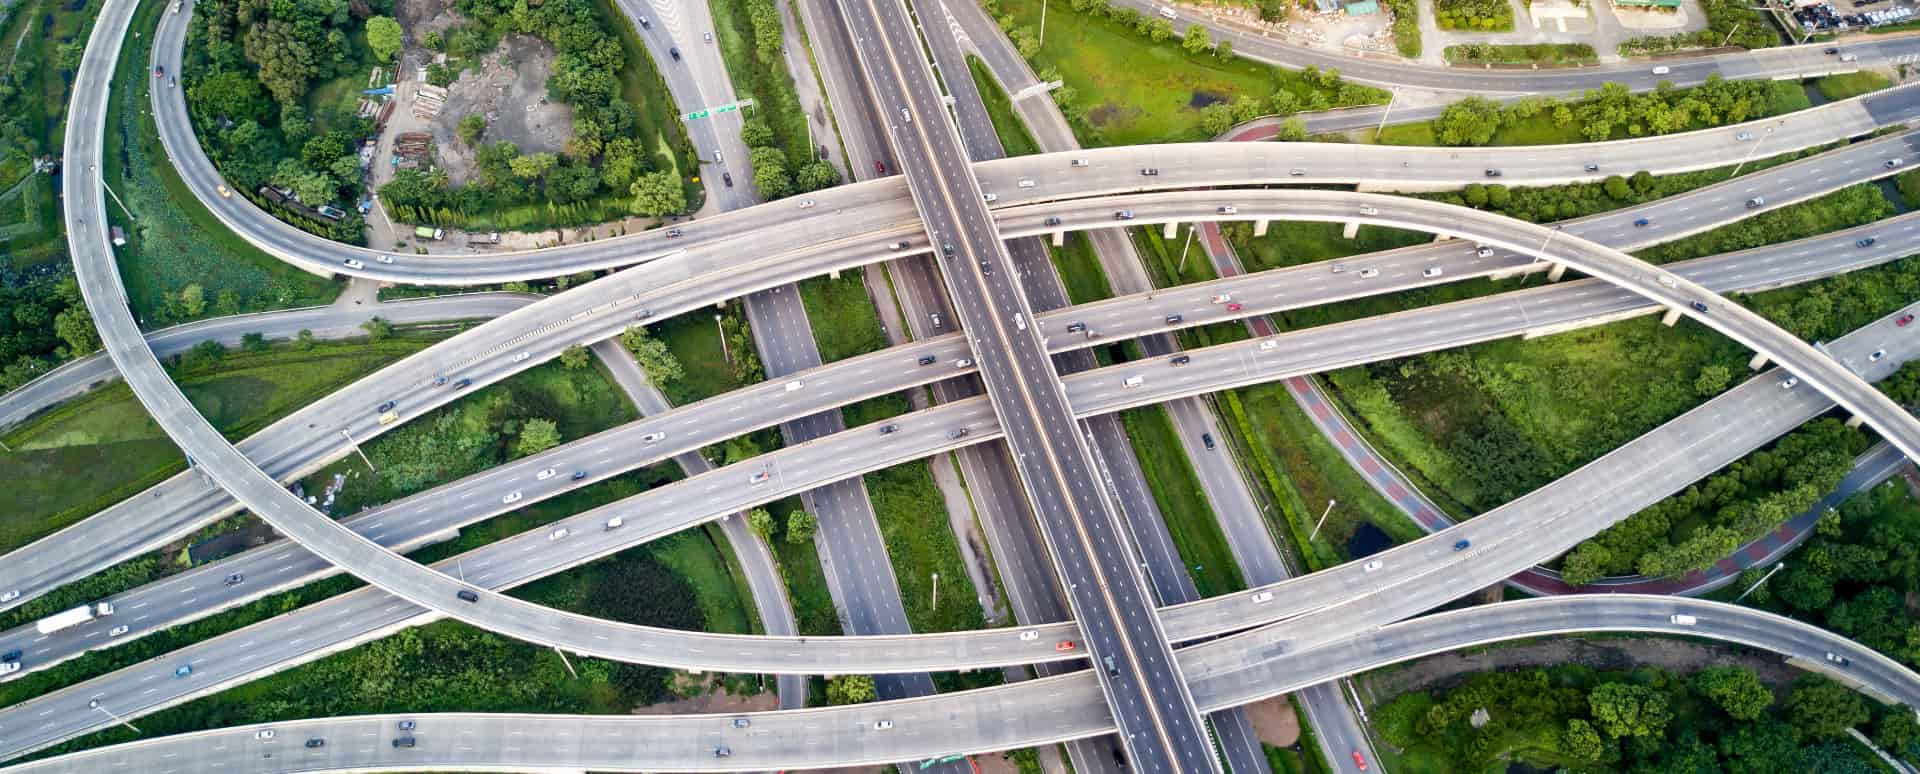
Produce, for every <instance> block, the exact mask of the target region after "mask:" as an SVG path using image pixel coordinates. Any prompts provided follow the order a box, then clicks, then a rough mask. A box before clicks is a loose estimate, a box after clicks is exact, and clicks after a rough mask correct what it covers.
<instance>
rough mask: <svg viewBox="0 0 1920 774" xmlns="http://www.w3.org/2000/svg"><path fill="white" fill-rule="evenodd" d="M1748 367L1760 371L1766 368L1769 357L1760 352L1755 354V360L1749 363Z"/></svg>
mask: <svg viewBox="0 0 1920 774" xmlns="http://www.w3.org/2000/svg"><path fill="white" fill-rule="evenodd" d="M1747 367H1748V368H1751V369H1753V370H1755V371H1758V370H1760V369H1762V368H1766V367H1767V356H1766V355H1764V354H1761V353H1758V352H1755V353H1753V359H1752V360H1749V361H1747Z"/></svg>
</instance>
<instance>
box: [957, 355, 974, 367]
mask: <svg viewBox="0 0 1920 774" xmlns="http://www.w3.org/2000/svg"><path fill="white" fill-rule="evenodd" d="M971 365H973V361H972V360H969V359H967V358H964V357H963V358H960V359H959V360H955V361H953V367H954V368H966V367H968V366H971Z"/></svg>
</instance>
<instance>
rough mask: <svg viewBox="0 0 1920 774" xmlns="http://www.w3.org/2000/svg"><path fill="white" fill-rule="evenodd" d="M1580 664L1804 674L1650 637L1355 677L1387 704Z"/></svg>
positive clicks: (1557, 645)
mask: <svg viewBox="0 0 1920 774" xmlns="http://www.w3.org/2000/svg"><path fill="white" fill-rule="evenodd" d="M1556 664H1584V665H1586V666H1589V667H1593V668H1595V669H1604V670H1627V669H1632V668H1634V667H1636V666H1640V665H1643V664H1644V665H1650V666H1657V667H1660V668H1662V669H1666V670H1669V671H1673V672H1683V673H1684V672H1692V671H1696V670H1699V669H1704V668H1706V667H1710V666H1719V665H1738V666H1744V667H1747V668H1749V669H1752V670H1753V671H1754V672H1756V673H1758V674H1759V675H1760V681H1761V682H1764V683H1766V684H1768V685H1772V686H1776V687H1778V686H1782V685H1785V684H1787V683H1790V682H1792V681H1793V679H1794V678H1796V677H1799V676H1800V675H1802V674H1805V673H1804V672H1801V671H1800V670H1798V669H1795V668H1793V667H1790V666H1787V665H1786V664H1785V663H1782V662H1781V660H1780V657H1779V656H1777V655H1774V654H1771V653H1761V652H1758V651H1746V650H1743V649H1739V648H1735V647H1731V646H1726V645H1718V644H1714V643H1707V642H1697V641H1692V640H1676V639H1665V638H1653V637H1644V638H1643V637H1621V638H1615V639H1555V640H1549V641H1543V642H1534V643H1527V644H1524V645H1515V646H1512V647H1503V648H1494V649H1491V650H1483V651H1478V652H1472V653H1443V654H1440V655H1437V656H1429V657H1427V658H1423V659H1419V660H1417V661H1414V662H1412V663H1410V664H1407V665H1406V666H1404V667H1402V668H1399V669H1394V670H1391V671H1378V672H1373V673H1370V674H1367V675H1365V676H1363V677H1362V678H1361V679H1360V684H1361V693H1362V694H1364V695H1366V697H1367V701H1368V702H1369V703H1370V704H1372V703H1379V702H1386V701H1390V700H1392V699H1393V697H1395V696H1398V695H1400V694H1402V693H1405V692H1407V691H1414V690H1424V689H1428V688H1437V687H1446V686H1450V685H1453V684H1456V683H1458V682H1459V678H1460V677H1461V676H1462V675H1465V674H1466V673H1469V672H1485V671H1492V670H1506V669H1514V668H1518V667H1536V666H1553V665H1556Z"/></svg>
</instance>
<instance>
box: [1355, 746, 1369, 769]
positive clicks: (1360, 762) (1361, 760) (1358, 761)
mask: <svg viewBox="0 0 1920 774" xmlns="http://www.w3.org/2000/svg"><path fill="white" fill-rule="evenodd" d="M1353 765H1355V766H1358V767H1360V770H1361V771H1366V770H1367V756H1365V755H1361V754H1360V751H1359V750H1354V751H1353Z"/></svg>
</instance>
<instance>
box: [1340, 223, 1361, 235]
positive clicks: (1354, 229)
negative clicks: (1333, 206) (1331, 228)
mask: <svg viewBox="0 0 1920 774" xmlns="http://www.w3.org/2000/svg"><path fill="white" fill-rule="evenodd" d="M1359 235H1360V221H1357V220H1349V221H1347V227H1346V228H1344V229H1341V231H1340V237H1341V238H1342V239H1352V238H1354V237H1357V236H1359Z"/></svg>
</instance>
